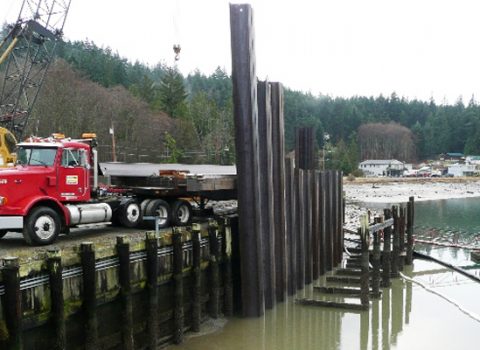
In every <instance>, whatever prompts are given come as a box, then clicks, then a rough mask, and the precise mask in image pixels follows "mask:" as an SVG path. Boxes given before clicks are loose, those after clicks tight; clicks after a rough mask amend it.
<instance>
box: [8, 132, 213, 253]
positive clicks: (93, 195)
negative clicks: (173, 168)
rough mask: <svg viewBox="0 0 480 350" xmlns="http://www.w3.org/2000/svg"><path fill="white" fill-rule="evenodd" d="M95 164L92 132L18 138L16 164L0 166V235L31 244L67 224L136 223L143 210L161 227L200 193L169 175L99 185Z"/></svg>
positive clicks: (186, 216)
mask: <svg viewBox="0 0 480 350" xmlns="http://www.w3.org/2000/svg"><path fill="white" fill-rule="evenodd" d="M98 169H99V167H98V158H97V150H96V139H95V134H84V135H82V138H81V139H77V140H72V139H70V138H65V137H63V135H57V137H49V138H30V139H27V140H26V141H25V142H22V143H19V144H18V148H17V164H16V166H15V167H13V168H10V169H6V170H0V238H2V237H3V236H5V235H6V233H7V232H9V231H14V232H15V231H16V232H22V233H23V237H24V239H25V241H26V242H27V243H28V244H30V245H46V244H50V243H52V242H53V241H54V240H55V239H56V238H57V236H58V235H59V234H60V233H68V232H69V228H70V227H75V226H79V225H83V224H92V223H103V222H114V223H118V224H120V225H122V226H125V227H136V226H138V225H140V224H141V223H142V221H143V216H144V215H145V216H157V217H159V218H160V220H159V221H158V224H159V226H160V227H166V226H168V225H169V224H172V225H177V226H178V225H186V224H188V223H189V222H190V220H191V217H192V207H191V205H190V200H191V199H192V198H194V196H198V195H201V194H202V193H203V192H202V191H203V189H202V185H201V184H200V187H199V183H198V181H197V183H196V184H195V187H196V190H195V191H192V192H188V190H187V186H186V180H185V182H179V181H178V179H177V178H172V177H171V176H170V177H166V178H165V177H164V178H162V177H161V176H158V179H161V181H160V180H157V181H160V182H161V185H159V186H157V187H152V186H151V185H148V186H146V185H145V184H143V185H142V186H140V187H135V186H131V185H128V186H99V184H98V175H99V173H98ZM165 179H167V180H168V179H169V180H171V181H170V182H168V184H166V182H165ZM217 187H218V186H217ZM185 198H187V199H185ZM188 198H190V199H188Z"/></svg>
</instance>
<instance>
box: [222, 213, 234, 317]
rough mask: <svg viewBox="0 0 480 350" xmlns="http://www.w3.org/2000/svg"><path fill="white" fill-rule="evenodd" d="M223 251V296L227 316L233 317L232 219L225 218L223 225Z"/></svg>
mask: <svg viewBox="0 0 480 350" xmlns="http://www.w3.org/2000/svg"><path fill="white" fill-rule="evenodd" d="M222 237H223V240H222V251H223V291H224V292H223V296H224V298H223V299H224V302H223V305H224V310H223V314H224V315H225V316H227V317H228V316H233V276H232V230H231V228H230V219H228V218H225V219H224V221H223V224H222Z"/></svg>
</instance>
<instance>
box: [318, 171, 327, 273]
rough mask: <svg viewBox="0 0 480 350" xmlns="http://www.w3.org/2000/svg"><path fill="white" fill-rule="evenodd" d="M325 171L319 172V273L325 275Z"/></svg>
mask: <svg viewBox="0 0 480 350" xmlns="http://www.w3.org/2000/svg"><path fill="white" fill-rule="evenodd" d="M325 193H326V192H325V172H324V171H322V172H320V174H319V206H320V239H319V245H320V252H319V255H320V261H319V274H320V276H323V275H324V274H325V272H326V271H327V269H326V264H327V245H326V239H325V235H326V194H325Z"/></svg>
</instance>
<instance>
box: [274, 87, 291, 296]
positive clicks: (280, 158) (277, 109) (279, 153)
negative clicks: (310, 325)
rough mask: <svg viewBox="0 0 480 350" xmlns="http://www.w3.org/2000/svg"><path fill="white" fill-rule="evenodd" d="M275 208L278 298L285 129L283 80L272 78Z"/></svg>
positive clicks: (282, 287)
mask: <svg viewBox="0 0 480 350" xmlns="http://www.w3.org/2000/svg"><path fill="white" fill-rule="evenodd" d="M270 87H271V104H272V152H273V178H272V180H273V210H274V225H275V226H274V228H275V229H274V232H275V269H276V270H275V292H276V297H277V301H278V302H282V301H284V300H285V295H286V291H287V266H288V262H287V253H286V252H287V236H286V230H285V224H286V222H285V131H284V96H283V86H282V84H281V83H278V82H272V83H270Z"/></svg>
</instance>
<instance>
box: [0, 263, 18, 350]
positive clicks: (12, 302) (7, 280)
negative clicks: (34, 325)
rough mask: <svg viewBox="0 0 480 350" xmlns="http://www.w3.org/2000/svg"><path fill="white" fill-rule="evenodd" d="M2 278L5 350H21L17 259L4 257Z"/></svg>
mask: <svg viewBox="0 0 480 350" xmlns="http://www.w3.org/2000/svg"><path fill="white" fill-rule="evenodd" d="M2 278H3V284H4V286H5V295H4V299H3V301H4V304H3V308H4V310H5V311H4V312H5V323H6V326H7V331H8V339H7V342H6V344H7V349H8V350H17V349H23V339H22V298H21V292H20V267H19V262H18V258H17V257H4V258H3V266H2Z"/></svg>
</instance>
